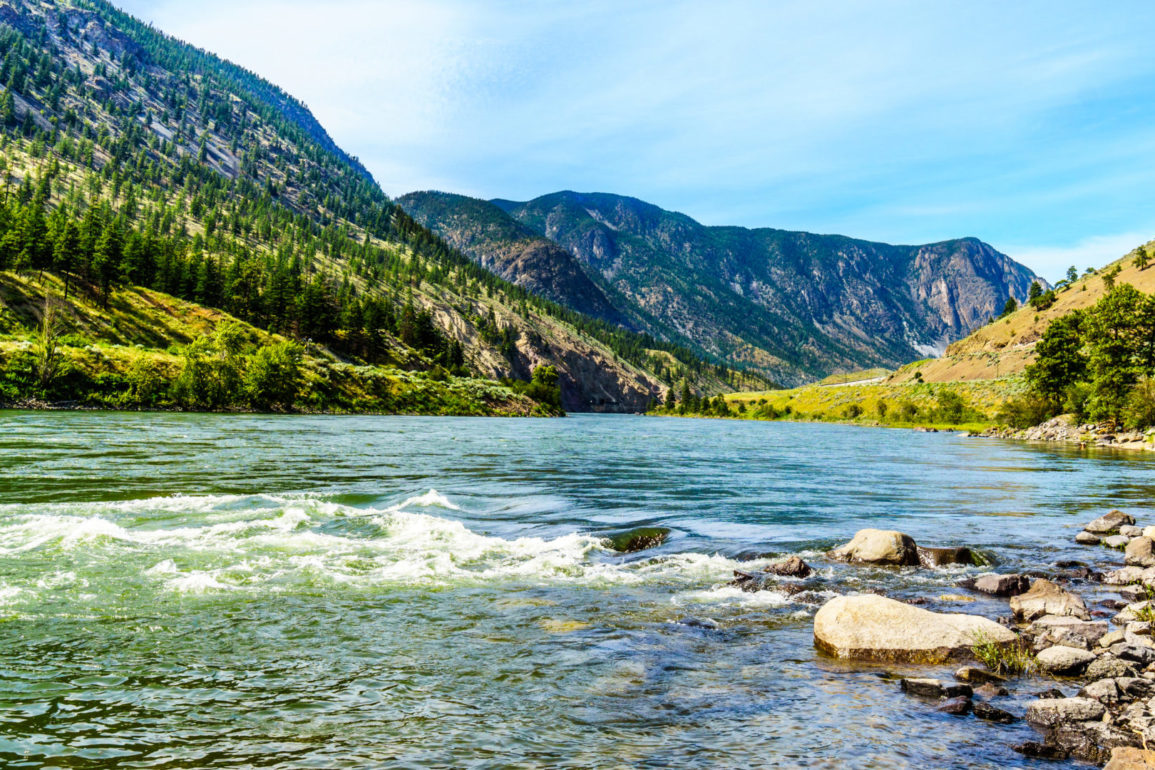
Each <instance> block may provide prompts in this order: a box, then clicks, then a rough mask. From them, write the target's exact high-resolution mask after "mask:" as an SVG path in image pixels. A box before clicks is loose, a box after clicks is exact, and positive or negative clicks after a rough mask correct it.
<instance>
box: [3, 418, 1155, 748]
mask: <svg viewBox="0 0 1155 770" xmlns="http://www.w3.org/2000/svg"><path fill="white" fill-rule="evenodd" d="M1152 500H1155V464H1153V463H1152V461H1151V460H1149V459H1147V458H1146V457H1141V456H1138V455H1135V454H1111V453H1100V454H1091V453H1087V452H1083V453H1079V452H1076V451H1069V450H1057V449H1054V448H1045V447H1040V446H1032V445H1026V444H1016V443H1011V442H999V441H992V440H981V439H973V438H966V437H962V436H958V435H955V434H949V433H939V434H922V433H913V432H909V431H898V430H883V429H868V428H858V427H850V426H837V425H814V424H791V423H761V422H743V421H718V420H679V419H659V418H641V417H628V416H575V417H570V418H567V419H558V420H513V419H505V420H503V419H464V418H463V419H454V418H409V417H312V416H284V417H281V416H256V415H253V416H250V415H193V414H117V413H84V412H59V413H50V412H15V411H10V412H2V411H0V724H2V725H3V727H2V729H0V765H3V766H4V767H44V766H56V767H76V768H113V767H116V768H144V767H147V768H176V767H286V768H289V767H292V768H296V767H340V768H346V767H619V766H624V767H672V766H687V767H688V766H693V767H740V768H749V767H829V768H859V767H862V768H867V767H877V768H932V767H933V768H951V767H960V768H962V767H967V768H976V767H992V768H995V767H999V768H1006V767H1031V766H1034V765H1033V764H1032V763H1031V762H1030V761H1029V760H1026V759H1024V758H1023V757H1021V756H1019V755H1017V754H1015V753H1014V752H1013V751H1012V750H1011V748H1010V746H1011V744H1013V743H1017V742H1020V741H1022V740H1026V739H1029V738H1032V737H1035V735H1034V733H1033V731H1032V730H1031V729H1030V728H1029V727H1027V726H1025V725H1023V724H1021V723H1020V724H1017V725H1011V726H1002V725H992V724H986V723H982V722H977V721H975V720H974V719H973V717H966V718H959V717H952V716H947V715H944V714H939V713H936V712H935V711H934V707H933V704H928V703H927V702H924V701H920V700H918V699H916V698H911V697H908V696H905V695H903V694H902V693H901V692H899V688H898V685H897V682H896V680H895V676H897V675H901V674H903V673H905V672H906V671H908V670H910V669H904V668H903V667H901V666H898V667H896V666H868V665H854V666H851V665H845V664H839V663H837V662H834V661H831V660H828V659H824V658H822V657H820V656H819V655H817V654H816V652H815V651H814V649H813V646H812V635H811V623H812V617H813V614H814V612H815V611H816V609H817V607H818V606H820V604H821V602H822V601H824V600H825V599H826V598H828V597H830V596H834V595H835V594H836V593H847V592H852V591H861V590H882V591H884V592H885V593H887V594H888V595H892V596H895V597H897V598H912V597H925V598H927V599H928V600H929V601H930V604H929V605H928V606H931V607H932V608H934V609H944V610H950V611H963V612H977V613H982V614H986V615H988V616H991V617H996V616H998V615H1000V614H1006V613H1007V610H1006V605H1005V603H1004V602H1000V601H996V600H979V601H973V602H968V601H965V599H968V598H971V597H967V596H964V595H965V594H966V592H965V591H962V590H961V589H958V588H957V587H956V586H955V583H956V582H957V581H958V580H959V579H960V578H961V577H963V576H965V575H966V574H968V573H975V572H977V571H978V570H977V569H974V568H968V569H964V568H959V567H955V568H950V569H942V570H921V569H914V568H908V569H904V570H901V571H896V570H884V569H865V568H849V567H844V566H841V565H836V564H831V563H829V562H827V561H826V560H824V559H823V557H822V555H821V553H822V552H823V551H824V550H825V549H828V548H830V547H831V546H833V545H836V544H839V543H841V542H844V541H846V540H848V539H849V537H850V536H851V535H853V533H854V532H855V531H856V530H857V529H859V528H862V527H865V526H879V527H884V528H894V529H900V530H902V531H904V532H907V533H909V534H911V535H912V536H914V538H915V539H916V540H917V541H918V542H919V543H920V544H924V545H953V544H965V545H969V546H971V547H976V548H978V549H980V550H982V551H983V552H985V553H987V554H988V555H989V556H991V557H992V558H993V559H994V560H995V561H996V564H997V565H998V568H999V569H1000V570H1023V569H1043V570H1047V569H1053V567H1052V566H1051V565H1052V564H1053V563H1054V562H1055V561H1056V560H1060V559H1078V560H1082V561H1084V562H1087V563H1092V564H1093V563H1096V562H1098V561H1109V556H1110V555H1111V554H1110V552H1108V551H1105V550H1102V549H1085V548H1079V547H1077V546H1075V545H1074V544H1073V543H1072V537H1073V535H1074V533H1075V532H1076V531H1077V530H1078V528H1079V527H1080V526H1081V525H1082V524H1083V523H1084V522H1086V521H1088V520H1090V519H1092V518H1094V517H1096V516H1098V515H1099V514H1101V513H1103V512H1105V511H1106V510H1108V509H1109V508H1112V507H1119V508H1123V509H1125V510H1127V511H1128V512H1130V513H1132V514H1134V515H1135V516H1136V518H1137V519H1139V522H1140V524H1149V523H1155V517H1152V516H1151V508H1152ZM641 525H657V526H664V527H668V528H670V530H671V531H672V535H671V537H670V538H669V540H668V541H667V542H666V543H665V544H663V545H661V546H660V547H658V548H655V549H651V550H648V551H644V552H641V553H635V554H626V555H623V554H617V553H614V552H612V551H610V550H608V549H607V548H606V547H605V540H603V537H604V536H605V535H606V534H609V533H613V532H617V531H620V530H622V529H626V528H630V527H634V526H641ZM790 553H798V554H801V555H802V556H803V558H805V559H806V560H807V561H808V562H810V563H811V564H813V565H814V566H815V567H816V568H817V569H818V571H819V573H820V575H821V576H822V577H823V579H824V583H823V586H824V587H823V588H822V589H821V590H820V591H818V592H810V593H809V594H807V593H803V594H798V595H788V594H787V593H785V592H777V591H765V592H760V593H754V594H746V593H741V592H740V591H738V590H736V589H734V588H729V587H726V585H725V582H726V581H727V580H728V578H729V577H730V576H731V573H732V571H733V570H734V569H739V568H741V569H746V568H750V567H757V566H759V565H761V564H765V563H767V561H768V560H769V559H771V558H773V555H774V554H790ZM690 619H696V621H697V622H695V621H692V620H690ZM919 670H920V671H928V672H929V673H931V674H945V675H949V669H936V668H930V669H919ZM1044 686H1049V684H1048V683H1044V682H1040V683H1039V689H1042V688H1043V687H1044ZM1004 706H1005V707H1007V708H1009V709H1010V710H1012V711H1014V710H1016V709H1017V710H1018V712H1019V713H1021V712H1022V707H1023V704H1022V703H1020V702H1017V701H1015V700H1014V699H1011V700H1009V701H1008V703H1007V704H1004ZM1049 766H1051V767H1072V766H1075V765H1073V764H1065V763H1051V764H1050V765H1049Z"/></svg>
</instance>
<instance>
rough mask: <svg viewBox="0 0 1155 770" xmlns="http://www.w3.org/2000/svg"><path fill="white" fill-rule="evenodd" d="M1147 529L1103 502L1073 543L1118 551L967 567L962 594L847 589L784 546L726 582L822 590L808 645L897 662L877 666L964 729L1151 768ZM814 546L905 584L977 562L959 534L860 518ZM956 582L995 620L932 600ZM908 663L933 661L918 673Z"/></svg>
mask: <svg viewBox="0 0 1155 770" xmlns="http://www.w3.org/2000/svg"><path fill="white" fill-rule="evenodd" d="M1153 538H1155V527H1147V528H1146V529H1143V528H1140V527H1138V526H1135V519H1134V518H1133V517H1132V516H1130V515H1129V514H1126V513H1123V512H1121V511H1111V512H1109V513H1107V514H1105V515H1103V516H1101V517H1099V518H1097V519H1095V520H1093V521H1091V522H1089V523H1088V524H1087V525H1086V526H1085V528H1084V529H1083V531H1081V532H1080V533H1079V534H1078V535H1077V536H1076V538H1075V541H1076V542H1077V543H1079V544H1081V545H1084V546H1099V545H1103V546H1106V547H1107V548H1109V549H1119V550H1125V558H1124V559H1123V560H1122V561H1115V560H1110V559H1108V560H1107V561H1106V562H1105V561H1103V560H1102V559H1101V557H1102V554H1103V553H1104V552H1107V553H1110V552H1113V551H1106V549H1103V548H1100V549H1097V551H1098V553H1096V552H1091V553H1089V554H1088V555H1089V557H1090V560H1091V561H1092V564H1091V565H1089V564H1087V563H1085V562H1082V561H1074V560H1063V561H1059V562H1056V563H1055V564H1054V565H1053V568H1052V569H1050V570H1045V571H1032V572H1029V573H1002V574H1000V573H995V572H987V573H980V574H973V575H972V576H968V577H965V578H962V579H959V580H958V581H957V585H958V588H959V590H960V591H962V592H964V593H963V595H951V596H948V595H942V596H939V597H937V600H936V597H934V596H933V595H929V596H928V595H919V594H918V593H915V594H914V595H913V596H912V595H910V594H909V593H907V594H905V595H904V594H903V592H901V590H900V591H894V589H892V591H894V592H895V593H898V594H899V595H900V596H901V600H895V599H891V598H886V597H884V596H880V595H879V592H873V591H861V590H858V591H856V590H854V589H853V587H852V586H853V583H854V582H855V581H854V580H853V577H851V576H849V575H848V576H847V578H846V582H844V583H841V584H839V585H837V586H831V585H830V584H829V582H828V580H825V579H824V578H823V577H821V575H822V574H823V573H824V572H826V570H825V569H823V568H822V566H821V564H820V562H819V561H818V559H816V558H814V556H813V555H812V556H811V557H810V558H811V559H812V561H813V563H814V564H816V565H819V566H818V567H814V566H812V565H811V564H807V563H806V562H804V561H802V560H801V559H799V558H798V556H793V557H791V558H789V559H787V560H785V561H777V562H771V563H768V564H765V565H764V566H762V567H761V569H760V570H757V571H745V570H743V571H737V572H735V579H734V581H733V582H732V583H731V585H733V586H735V587H736V588H738V589H740V590H742V591H746V592H750V593H755V594H756V593H758V592H762V591H772V592H779V593H782V592H785V593H787V594H788V595H791V596H807V595H812V596H813V595H815V592H816V591H822V590H825V591H826V592H830V591H833V592H834V594H835V596H834V598H830V599H827V600H825V601H824V602H823V603H821V606H820V607H819V608H818V609H817V612H816V613H815V615H814V621H813V630H814V645H815V647H816V648H817V649H818V650H819V652H820V653H821V654H823V655H825V656H827V657H830V658H833V659H838V660H840V661H844V662H845V663H846V664H847V665H850V666H854V665H866V666H874V665H877V664H880V663H881V664H889V665H896V664H897V665H900V666H905V667H906V669H905V672H904V673H902V674H888V676H889V677H890V678H892V679H893V680H894V681H895V682H896V684H897V686H898V687H899V688H900V689H901V691H902V692H904V693H906V694H907V695H909V696H911V697H914V698H916V699H918V700H919V701H921V702H923V703H925V704H926V707H927V708H929V709H934V710H935V711H936V712H938V713H942V714H946V715H950V716H951V717H953V718H956V719H961V720H964V721H966V722H969V723H971V724H973V725H974V727H975V729H983V730H989V729H990V728H991V727H994V726H997V725H1013V724H1016V723H1019V722H1024V723H1025V724H1027V725H1029V726H1030V727H1031V728H1032V729H1034V730H1035V731H1037V733H1038V738H1039V739H1038V740H1021V738H1022V734H1021V732H1018V733H1009V734H1010V735H1013V736H1014V737H1016V738H1018V739H1020V740H1018V741H1017V742H1016V743H1015V744H1014V746H1013V748H1014V750H1015V751H1016V752H1018V753H1019V754H1022V755H1024V756H1026V757H1031V758H1036V759H1046V760H1066V759H1076V760H1081V761H1086V762H1091V763H1095V764H1099V765H1102V764H1104V763H1108V762H1110V764H1109V765H1108V767H1109V768H1133V767H1136V768H1146V767H1152V766H1155V752H1146V751H1144V749H1145V748H1146V746H1147V744H1148V743H1149V742H1150V743H1155V697H1153V696H1155V639H1153V638H1152V630H1153V627H1155V601H1153V600H1152V598H1153V597H1155V539H1153ZM819 558H821V559H822V560H824V561H826V562H839V563H843V564H847V565H850V568H851V572H853V571H854V570H856V569H857V570H863V571H865V572H867V573H869V572H870V571H877V570H879V569H884V570H885V569H891V570H896V571H900V573H901V574H904V575H907V576H908V579H909V580H911V581H912V582H913V583H915V584H917V583H918V582H920V581H919V579H918V575H919V573H920V572H922V571H926V570H941V569H950V568H952V567H959V566H961V567H964V568H967V567H972V566H976V565H984V564H985V565H989V561H988V557H987V556H986V555H984V554H982V553H981V552H979V551H976V550H973V549H971V548H968V547H965V546H951V547H941V546H940V547H922V546H920V545H918V544H917V543H916V542H915V541H914V539H913V538H911V537H910V536H908V535H906V534H904V533H901V532H897V531H887V530H879V529H865V530H861V531H859V532H858V533H857V534H856V535H855V536H854V538H852V539H851V541H850V542H848V543H846V544H845V545H843V546H841V547H839V548H835V549H833V550H831V551H829V552H827V553H825V554H822V555H821V556H820V557H819ZM848 588H849V589H850V590H847V589H848ZM966 594H970V595H971V596H983V595H985V596H987V597H992V598H994V599H995V601H999V602H1002V603H1003V604H1002V611H998V616H997V618H998V622H994V620H992V619H991V618H990V617H989V616H984V615H982V614H971V613H966V612H963V613H960V612H957V611H951V612H943V611H942V610H941V609H938V607H936V605H941V603H942V602H943V601H944V600H952V601H954V602H956V603H957V602H967V601H970V602H974V601H975V599H973V598H968V596H967V595H966ZM1085 597H1086V598H1085ZM928 605H929V606H930V607H933V608H934V609H927V607H928ZM996 611H997V610H996ZM989 612H990V610H989V609H988V613H989ZM951 663H953V664H954V665H955V666H957V665H959V664H966V663H979V664H980V667H978V668H976V667H974V666H973V665H971V666H968V665H963V667H962V668H958V669H957V670H955V671H953V673H952V674H947V673H946V672H947V671H950V669H949V667H948V668H946V669H945V670H944V669H943V666H944V665H946V664H951ZM920 665H921V666H924V667H927V666H932V667H933V666H938V667H939V668H938V670H934V669H932V670H930V671H929V672H927V671H923V672H920V671H919V670H918V667H919V666H920ZM911 666H913V667H914V668H911ZM944 674H945V677H944ZM951 679H953V680H954V681H953V682H951V681H950V680H951ZM984 723H985V724H986V725H988V726H987V727H980V725H983V724H984ZM1125 762H1136V763H1138V764H1126V763H1125ZM1144 763H1150V764H1144ZM944 764H945V762H944Z"/></svg>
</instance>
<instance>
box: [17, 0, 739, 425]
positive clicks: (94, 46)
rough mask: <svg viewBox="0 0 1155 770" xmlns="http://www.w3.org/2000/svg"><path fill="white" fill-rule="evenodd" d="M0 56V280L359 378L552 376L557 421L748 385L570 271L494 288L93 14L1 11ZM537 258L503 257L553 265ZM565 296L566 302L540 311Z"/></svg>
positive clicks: (197, 73)
mask: <svg viewBox="0 0 1155 770" xmlns="http://www.w3.org/2000/svg"><path fill="white" fill-rule="evenodd" d="M0 54H2V58H0V191H2V192H0V270H14V271H16V272H17V273H22V274H27V273H28V272H30V271H36V272H37V274H39V273H40V272H41V271H48V272H51V273H54V274H56V275H58V276H60V277H61V278H62V279H64V282H65V287H66V289H67V288H68V287H69V286H71V287H72V289H73V290H75V291H80V292H84V293H85V295H86V296H87V297H89V298H90V299H93V300H94V303H93V304H94V305H95V306H97V307H102V306H105V305H106V304H107V302H108V299H109V297H110V296H113V295H115V293H116V292H117V291H118V290H120V289H123V288H128V287H140V288H143V289H147V290H151V291H156V292H161V293H164V294H167V295H169V296H171V297H175V298H179V299H181V300H184V301H186V302H191V303H194V304H195V305H197V306H200V307H205V308H215V309H219V310H221V311H224V312H226V313H229V314H230V315H232V316H234V317H236V318H238V319H240V320H242V321H244V322H247V323H250V324H252V325H254V326H255V327H258V328H260V329H264V330H267V331H269V332H273V333H277V334H281V335H285V336H288V337H291V338H295V339H298V340H302V341H309V342H310V343H311V344H316V345H322V346H324V347H325V348H326V349H327V350H328V351H329V352H330V353H331V354H332V355H334V356H336V357H338V358H339V359H340V360H342V361H347V362H350V363H352V364H357V365H359V364H373V365H386V366H396V367H400V368H410V369H421V370H432V369H433V368H435V367H441V368H443V369H446V370H448V371H450V372H452V373H454V374H456V375H460V376H465V375H472V376H477V377H484V378H505V377H514V378H520V379H528V378H529V377H530V374H531V372H532V370H533V369H534V368H535V367H537V366H539V365H542V364H554V365H556V366H557V368H558V372H559V375H560V386H561V390H562V396H563V404H564V406H565V407H566V408H567V409H570V410H583V409H599V410H618V411H637V410H640V409H643V408H645V406H646V404H647V403H648V402H649V400H650V399H652V398H655V397H657V396H659V395H661V394H662V393H663V392H664V391H665V390H666V388H667V387H669V386H670V385H674V384H676V385H678V386H679V387H680V386H681V383H682V382H689V383H690V385H691V387H692V388H694V389H696V390H701V391H703V392H709V393H717V392H720V391H722V390H728V389H733V388H734V387H739V386H741V385H742V384H743V383H746V385H747V386H756V385H755V383H754V382H753V381H752V378H750V377H747V376H743V375H740V374H736V373H734V372H731V371H728V370H726V369H725V368H724V367H721V366H718V365H716V364H714V363H706V362H704V361H703V360H702V359H701V358H700V357H698V356H696V355H694V354H693V353H692V352H691V351H689V350H688V349H685V348H683V347H679V346H678V345H677V344H673V343H671V342H668V341H663V340H660V339H655V338H653V337H650V336H647V335H644V334H638V333H635V332H634V331H631V330H630V329H629V328H628V327H631V326H636V324H631V323H629V319H628V318H624V317H620V316H619V315H618V314H617V313H616V312H615V305H614V303H607V299H606V295H605V293H604V291H603V290H602V289H601V288H600V287H599V285H598V284H597V282H595V281H592V280H590V279H589V277H588V276H586V284H585V285H584V286H583V287H581V288H580V290H579V289H575V288H573V287H575V286H577V284H578V283H579V282H580V281H581V279H582V276H584V275H585V272H584V267H583V265H581V264H580V263H578V262H576V261H574V260H573V259H572V257H569V260H570V264H569V265H568V266H563V267H562V268H561V269H559V270H558V271H556V277H555V278H552V279H549V280H546V279H544V278H543V279H542V281H540V282H538V283H536V284H533V285H526V286H523V285H515V284H513V283H511V282H509V281H507V280H505V279H503V278H500V277H498V276H496V275H495V274H494V273H493V272H491V271H490V270H488V269H486V268H484V267H482V266H480V265H478V264H476V263H475V262H474V261H472V260H471V259H469V258H468V257H466V256H465V255H463V254H461V253H460V252H459V251H457V250H456V249H454V248H453V247H452V246H450V245H448V244H446V243H445V242H444V241H443V240H441V239H440V238H439V237H437V236H436V235H434V234H432V233H431V232H429V231H428V230H427V229H426V228H424V227H423V226H421V225H420V224H418V223H416V222H415V221H414V220H413V219H412V218H411V217H409V216H408V215H407V214H406V213H405V212H404V211H403V210H401V209H400V208H399V207H398V206H396V205H395V204H394V203H393V202H392V201H391V200H389V199H388V197H387V196H386V195H385V194H384V193H383V192H382V191H381V189H380V188H379V187H378V186H377V185H376V183H375V182H374V181H373V180H372V178H371V177H370V175H369V174H368V173H367V172H366V171H365V169H364V168H363V167H362V166H361V165H360V163H358V162H357V161H356V159H354V158H352V157H351V156H349V155H347V154H346V153H345V152H343V151H342V150H341V149H340V148H339V147H337V146H336V145H335V144H334V143H333V141H332V139H331V138H330V137H329V135H328V134H327V133H326V132H325V130H324V129H323V127H321V125H320V124H319V123H318V122H317V121H316V120H315V118H314V117H313V116H312V114H311V113H310V112H309V110H308V109H307V108H306V107H305V105H303V104H301V103H300V102H299V101H297V100H296V99H294V98H293V97H291V96H289V95H288V94H286V93H285V92H284V91H282V90H281V89H280V88H278V87H276V86H274V85H273V84H271V83H268V82H267V81H264V80H262V79H261V78H259V77H258V76H256V75H255V74H253V73H251V72H249V71H247V70H244V69H243V68H240V67H237V66H236V65H233V64H231V63H229V62H227V61H223V60H221V59H219V58H218V57H216V56H214V55H213V54H211V53H208V52H205V51H202V50H200V49H197V48H194V47H192V46H189V45H187V44H184V43H182V42H180V41H178V40H175V39H173V38H171V37H168V36H167V35H164V34H163V33H161V32H159V31H157V30H155V29H153V28H152V27H150V26H148V25H146V24H143V23H141V22H140V21H138V20H136V19H133V18H132V17H130V16H128V15H126V14H124V13H122V12H120V11H119V10H117V9H116V8H114V7H113V6H112V5H110V4H108V3H106V2H103V1H102V0H71V1H69V0H60V1H58V2H49V1H48V0H20V1H19V2H17V1H16V0H0ZM547 246H548V244H547V243H545V242H541V243H538V244H536V245H535V246H533V247H532V248H530V249H528V250H526V251H525V253H523V254H521V255H519V256H517V257H516V258H515V261H516V262H518V263H519V264H526V265H538V264H550V263H552V262H554V261H556V259H557V257H558V254H557V252H556V251H555V249H556V247H553V246H549V247H548V248H546V247H547ZM495 267H496V263H495ZM562 286H565V287H567V290H566V292H565V294H566V296H567V298H569V299H572V300H573V301H572V303H570V306H565V307H563V306H562V305H560V304H558V303H556V302H554V301H551V300H550V299H548V297H552V296H561V294H562V292H561V290H560V287H562ZM574 308H577V310H575V309H574ZM587 314H588V315H587ZM623 327H626V328H623Z"/></svg>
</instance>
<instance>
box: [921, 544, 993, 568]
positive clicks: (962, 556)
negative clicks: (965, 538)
mask: <svg viewBox="0 0 1155 770" xmlns="http://www.w3.org/2000/svg"><path fill="white" fill-rule="evenodd" d="M918 561H919V564H921V565H922V566H924V567H945V566H947V565H949V564H965V565H967V566H971V565H975V564H982V563H983V561H984V560H980V559H979V558H978V557H977V556H976V554H975V553H974V552H973V551H971V549H969V548H966V547H955V548H923V547H922V546H918Z"/></svg>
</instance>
